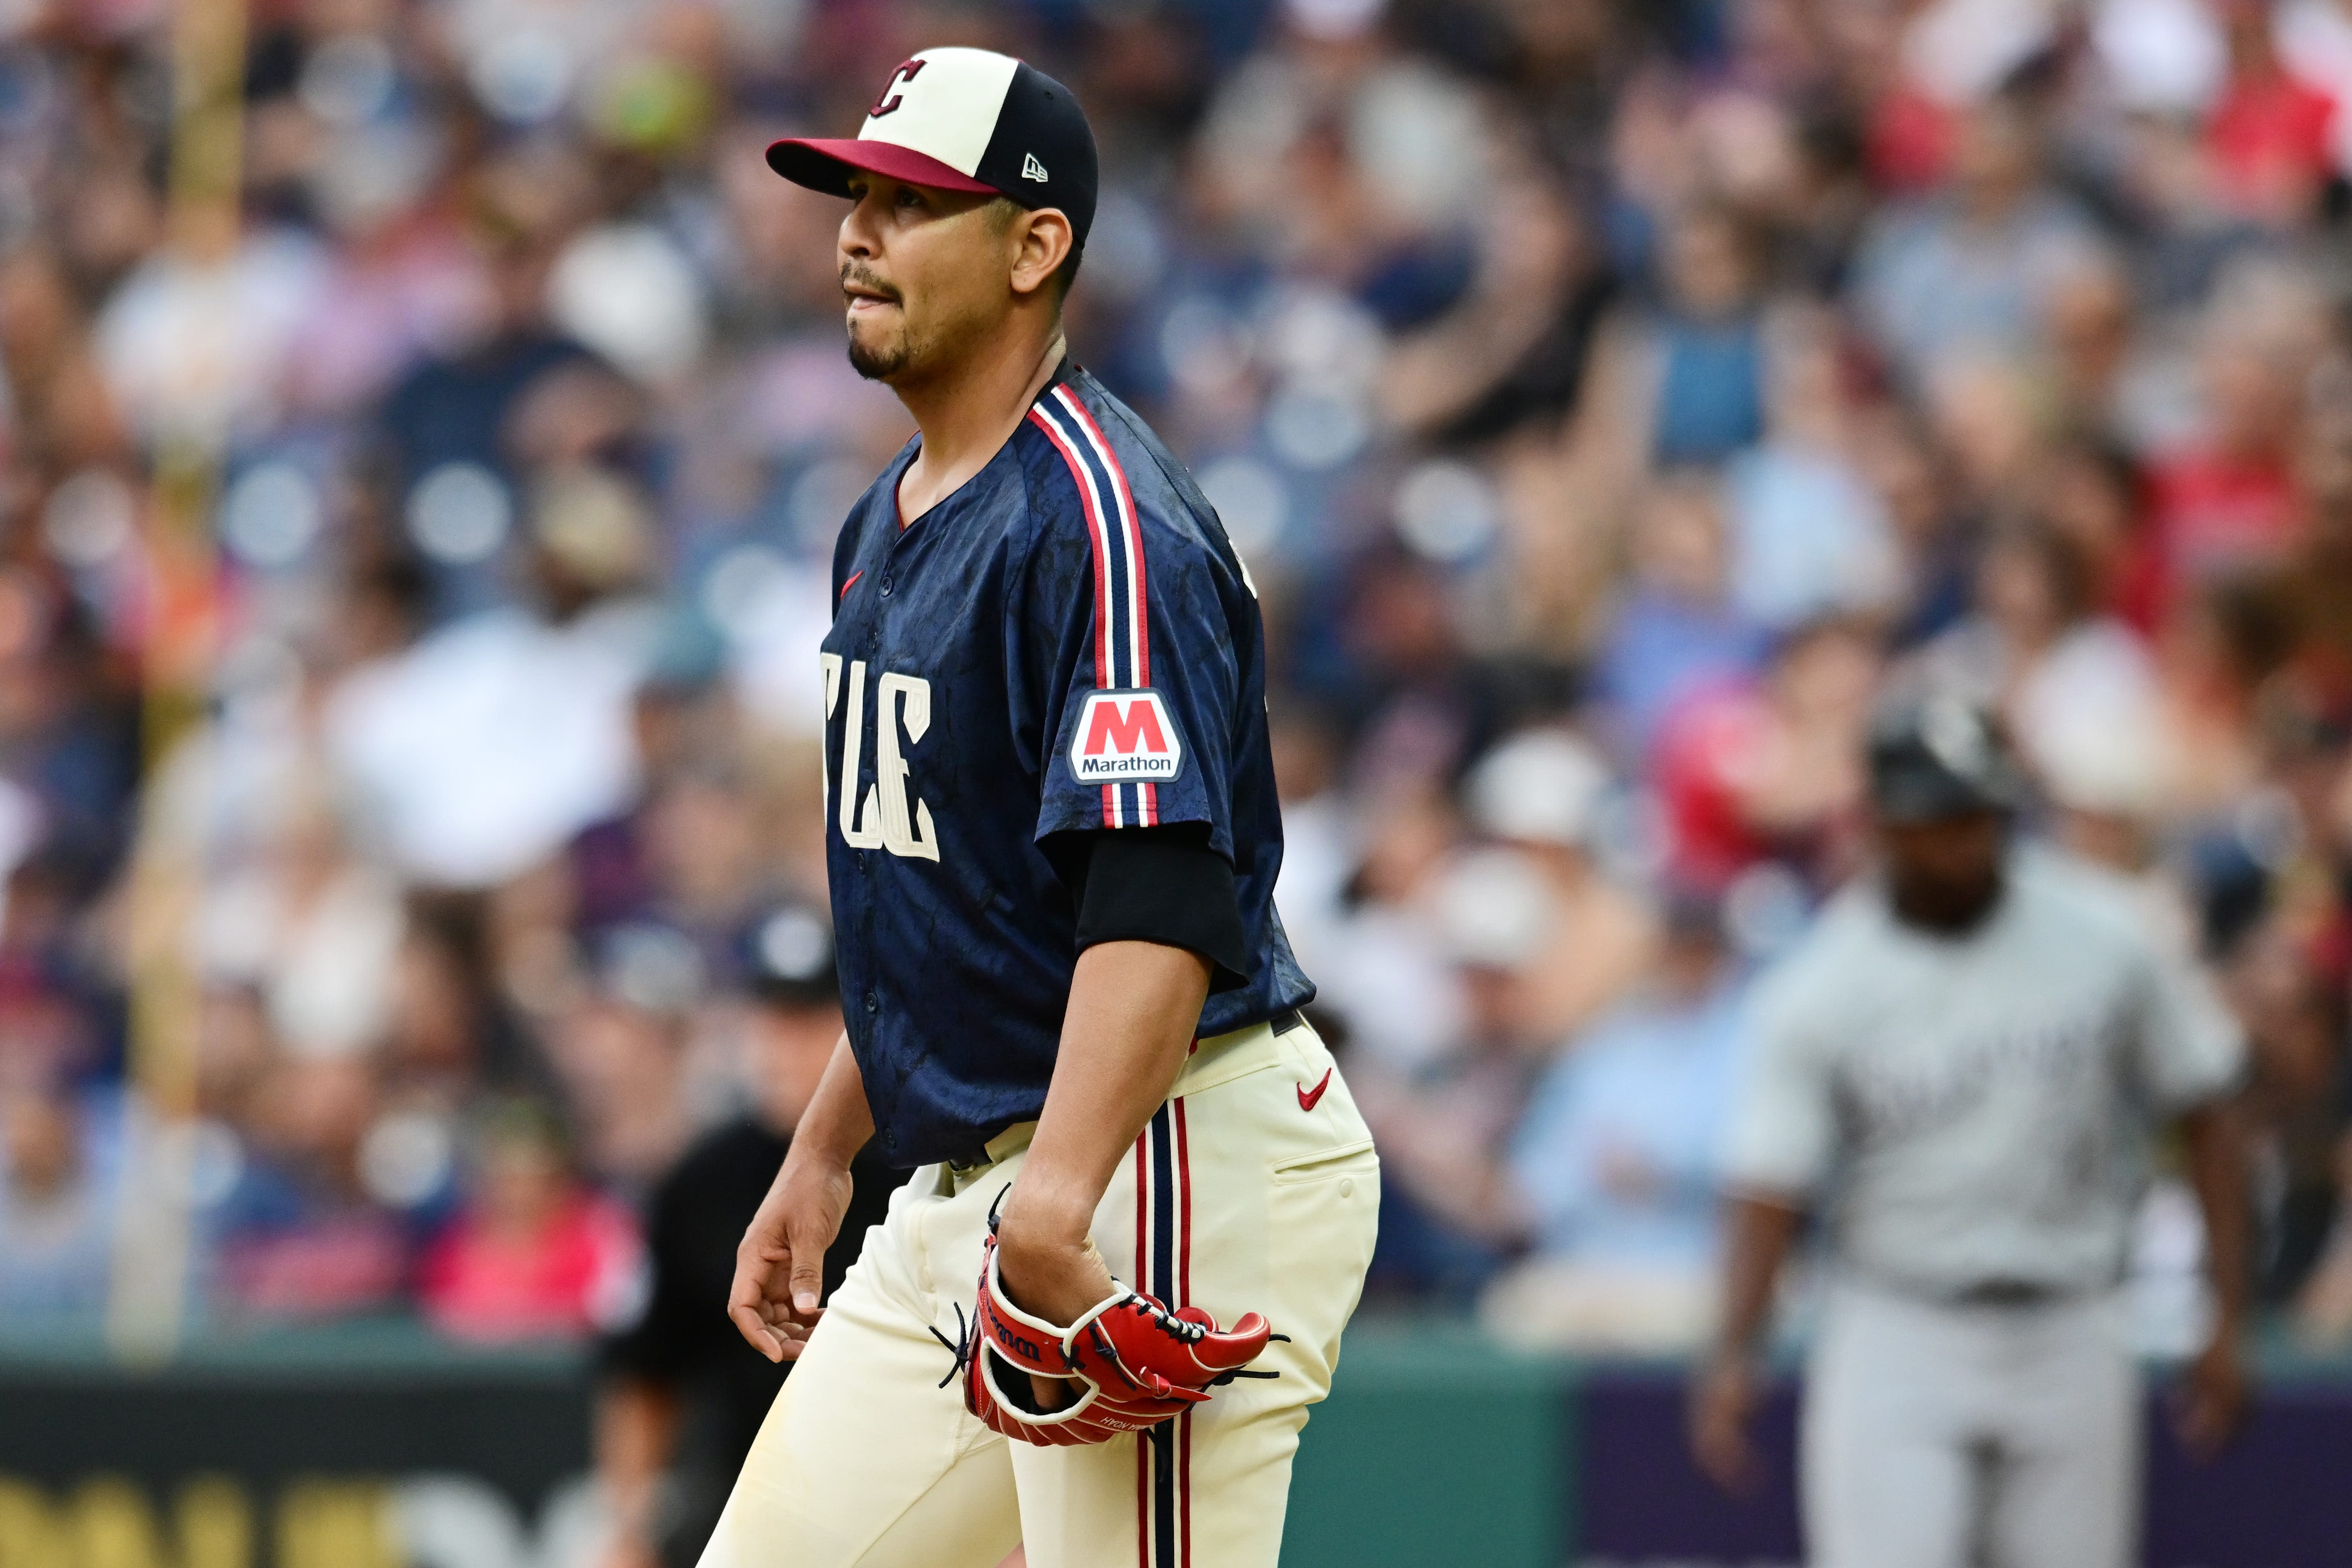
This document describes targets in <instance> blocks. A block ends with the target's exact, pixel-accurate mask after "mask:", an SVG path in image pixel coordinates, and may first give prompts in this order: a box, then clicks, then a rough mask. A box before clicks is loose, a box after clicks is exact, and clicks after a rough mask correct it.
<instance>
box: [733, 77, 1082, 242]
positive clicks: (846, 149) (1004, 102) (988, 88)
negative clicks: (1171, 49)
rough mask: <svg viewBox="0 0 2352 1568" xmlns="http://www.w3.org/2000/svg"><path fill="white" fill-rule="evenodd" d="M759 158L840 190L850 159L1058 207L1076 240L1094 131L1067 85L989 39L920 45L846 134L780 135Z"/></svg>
mask: <svg viewBox="0 0 2352 1568" xmlns="http://www.w3.org/2000/svg"><path fill="white" fill-rule="evenodd" d="M768 166H769V167H770V168H772V169H773V170H775V172H776V173H778V174H782V176H783V177H784V178H786V179H787V180H790V181H792V182H793V184H800V185H806V186H807V187H809V189H811V190H813V191H823V192H824V193H825V194H827V195H836V196H845V195H848V194H849V185H848V182H849V177H850V174H851V172H852V171H853V170H859V169H862V170H865V171H866V172H867V173H868V174H881V175H884V176H886V177H887V178H889V179H893V180H902V181H904V182H906V183H907V184H910V185H929V186H932V187H933V188H935V189H939V190H946V191H964V192H968V193H970V194H971V195H1001V196H1007V197H1010V198H1011V199H1012V200H1013V201H1014V202H1016V203H1018V204H1020V205H1022V206H1024V207H1031V208H1036V207H1058V208H1060V209H1061V211H1062V214H1063V216H1066V217H1067V218H1068V219H1069V220H1070V228H1071V231H1072V233H1073V234H1074V235H1075V236H1076V240H1077V243H1079V244H1080V245H1083V244H1085V243H1086V238H1087V229H1088V228H1089V227H1090V226H1092V225H1093V223H1094V220H1095V188H1096V167H1095V134H1094V132H1093V131H1092V130H1091V129H1089V128H1088V127H1087V116H1086V111H1085V110H1081V109H1080V108H1079V107H1078V100H1077V99H1076V97H1075V96H1074V95H1073V94H1072V93H1071V91H1070V89H1068V88H1066V87H1064V86H1063V85H1062V84H1061V83H1060V82H1058V81H1055V79H1053V78H1052V77H1049V76H1047V75H1046V74H1045V72H1044V71H1041V70H1039V69H1037V68H1035V67H1034V66H1032V65H1029V64H1028V63H1026V62H1025V61H1022V60H1016V59H1014V58H1013V57H1012V56H1010V55H1000V54H997V53H996V52H994V51H993V50H991V49H952V48H951V49H925V50H924V51H923V52H922V53H921V54H919V55H917V56H915V57H914V58H911V59H909V60H908V61H906V62H905V63H904V64H902V65H900V66H899V67H898V69H897V70H895V71H892V72H891V73H890V79H889V80H888V81H887V83H885V84H884V85H883V88H882V93H881V96H880V97H878V98H877V99H876V100H874V107H873V108H871V109H869V110H866V124H865V126H864V128H863V129H861V130H860V131H859V132H857V136H856V140H854V141H844V140H841V139H839V138H828V137H804V136H788V137H786V138H785V139H784V140H782V141H781V142H776V143H775V144H774V145H773V146H772V147H770V148H769V149H768Z"/></svg>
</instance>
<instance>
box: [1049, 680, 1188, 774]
mask: <svg viewBox="0 0 2352 1568" xmlns="http://www.w3.org/2000/svg"><path fill="white" fill-rule="evenodd" d="M1183 766H1184V738H1183V737H1182V736H1181V735H1180V734H1178V733H1177V731H1176V725H1175V723H1174V722H1173V721H1171V719H1170V718H1169V717H1168V705H1167V704H1166V703H1164V702H1162V701H1160V693H1158V692H1157V691H1153V690H1150V689H1140V690H1135V691H1097V692H1094V693H1092V694H1091V695H1089V696H1088V697H1087V703H1086V706H1085V707H1084V708H1082V709H1080V710H1079V711H1078V727H1077V730H1076V733H1074V734H1072V735H1071V737H1070V773H1071V774H1072V775H1073V776H1074V777H1075V778H1076V780H1077V781H1078V783H1080V784H1129V783H1138V782H1140V783H1144V784H1165V783H1167V782H1168V781H1169V780H1170V779H1172V778H1174V777H1175V776H1176V774H1177V773H1178V772H1179V771H1181V769H1182V768H1183Z"/></svg>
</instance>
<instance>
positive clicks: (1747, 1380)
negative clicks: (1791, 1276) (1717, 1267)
mask: <svg viewBox="0 0 2352 1568" xmlns="http://www.w3.org/2000/svg"><path fill="white" fill-rule="evenodd" d="M1803 1217H1804V1212H1803V1210H1802V1209H1801V1207H1799V1206H1798V1205H1796V1204H1795V1203H1793V1202H1783V1201H1779V1200H1775V1199H1769V1198H1763V1197H1758V1196H1754V1195H1752V1194H1733V1195H1732V1196H1730V1197H1728V1198H1727V1199H1725V1200H1724V1212H1723V1228H1724V1262H1723V1321H1722V1324H1721V1327H1720V1329H1719V1331H1717V1336H1716V1342H1715V1348H1714V1350H1713V1351H1712V1352H1710V1353H1709V1354H1708V1356H1707V1358H1706V1363H1705V1364H1704V1365H1702V1366H1701V1368H1700V1369H1699V1373H1698V1375H1697V1377H1696V1380H1695V1381H1694V1382H1693V1383H1692V1385H1691V1403H1690V1446H1691V1458H1693V1459H1695V1460H1696V1462H1697V1464H1698V1468H1700V1469H1701V1470H1703V1471H1705V1472H1706V1475H1707V1476H1708V1477H1709V1478H1710V1479H1713V1480H1714V1481H1715V1483H1716V1484H1717V1486H1720V1487H1722V1488H1723V1489H1725V1490H1727V1491H1735V1492H1737V1491H1745V1490H1747V1489H1749V1488H1750V1487H1751V1486H1753V1485H1754V1484H1755V1481H1756V1456H1755V1453H1754V1450H1753V1449H1752V1448H1751V1447H1749V1446H1748V1422H1749V1420H1750V1419H1751V1418H1752V1417H1753V1416H1754V1415H1755V1411H1756V1402H1757V1398H1758V1395H1759V1391H1760V1388H1761V1378H1760V1375H1759V1372H1758V1365H1759V1357H1760V1353H1761V1350H1762V1346H1763V1343H1764V1333H1765V1331H1766V1329H1767V1328H1768V1327H1769V1324H1770V1321H1771V1317H1772V1298H1773V1293H1774V1291H1775V1289H1777V1288H1778V1286H1779V1284H1780V1269H1781V1267H1782V1266H1783V1265H1784V1264H1785V1263H1786V1262H1787V1261H1788V1258H1789V1248H1790V1247H1791V1246H1792V1245H1793V1244H1794V1243H1795V1240H1796V1237H1797V1228H1798V1226H1799V1225H1800V1223H1801V1221H1802V1219H1803Z"/></svg>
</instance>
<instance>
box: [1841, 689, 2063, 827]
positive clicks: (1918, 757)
mask: <svg viewBox="0 0 2352 1568" xmlns="http://www.w3.org/2000/svg"><path fill="white" fill-rule="evenodd" d="M1870 795H1871V800H1872V802H1873V804H1874V805H1875V806H1876V807H1877V809H1878V815H1879V816H1881V817H1882V818H1884V819H1885V820H1886V821H1889V822H1906V823H1911V822H1937V821H1941V820H1942V819H1944V818H1946V817H1951V816H1966V815H1968V814H1969V813H1971V812H1979V811H2013V810H2015V809H2016V808H2017V807H2018V806H2019V805H2022V804H2023V803H2024V798H2025V784H2024V780H2023V779H2022V778H2021V777H2020V776H2019V774H2018V772H2017V769H2016V767H2015V766H2014V765H2013V764H2012V763H2011V761H2010V759H2009V754H2008V752H2007V751H2006V749H2005V748H2004V747H2003V746H2002V744H2001V740H2000V734H1999V732H1998V731H1996V730H1995V729H1994V728H1993V723H1992V720H1991V719H1990V717H1989V716H1988V715H1987V714H1986V713H1985V711H1984V710H1982V709H1980V708H1979V707H1978V706H1976V704H1974V703H1972V702H1969V701H1968V700H1965V699H1963V698H1959V697H1955V696H1950V695H1947V694H1936V695H1929V696H1925V697H1917V696H1910V695H1904V694H1898V695H1896V696H1895V697H1893V698H1890V699H1889V700H1886V701H1885V702H1883V703H1882V704H1881V705H1880V707H1879V709H1878V711H1877V712H1876V713H1875V714H1874V715H1873V716H1872V719H1871V724H1870Z"/></svg>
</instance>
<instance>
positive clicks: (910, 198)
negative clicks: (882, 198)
mask: <svg viewBox="0 0 2352 1568" xmlns="http://www.w3.org/2000/svg"><path fill="white" fill-rule="evenodd" d="M898 205H899V207H900V209H901V210H904V211H914V210H918V209H919V208H920V207H921V206H922V205H923V193H922V192H920V191H919V190H917V189H915V187H914V186H912V185H900V186H899V187H898Z"/></svg>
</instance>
